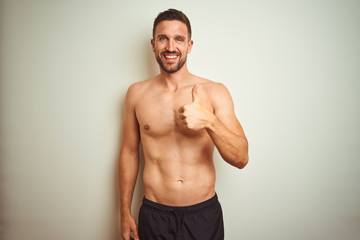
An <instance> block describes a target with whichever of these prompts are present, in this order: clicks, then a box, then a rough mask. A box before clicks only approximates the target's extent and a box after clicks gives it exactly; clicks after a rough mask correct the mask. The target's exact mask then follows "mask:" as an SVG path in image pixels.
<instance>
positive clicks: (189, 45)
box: [187, 40, 194, 54]
mask: <svg viewBox="0 0 360 240" xmlns="http://www.w3.org/2000/svg"><path fill="white" fill-rule="evenodd" d="M193 44H194V41H193V40H190V41H189V43H188V52H187V53H188V54H189V53H190V52H191V49H192V46H193Z"/></svg>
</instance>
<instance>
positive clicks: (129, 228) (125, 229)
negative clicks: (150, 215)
mask: <svg viewBox="0 0 360 240" xmlns="http://www.w3.org/2000/svg"><path fill="white" fill-rule="evenodd" d="M131 233H132V234H133V236H134V238H132V237H131V235H130V234H131ZM121 237H122V238H123V239H124V240H131V239H135V240H139V235H138V232H137V227H136V223H135V219H134V217H133V216H131V215H127V216H123V215H122V216H121Z"/></svg>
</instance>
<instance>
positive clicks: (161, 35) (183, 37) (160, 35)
mask: <svg viewBox="0 0 360 240" xmlns="http://www.w3.org/2000/svg"><path fill="white" fill-rule="evenodd" d="M161 37H166V38H169V37H168V36H167V35H166V34H159V35H158V36H157V38H158V39H159V38H161ZM174 38H181V39H183V40H185V39H186V37H185V36H183V35H175V37H174Z"/></svg>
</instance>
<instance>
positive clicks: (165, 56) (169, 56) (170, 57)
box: [165, 55, 177, 58]
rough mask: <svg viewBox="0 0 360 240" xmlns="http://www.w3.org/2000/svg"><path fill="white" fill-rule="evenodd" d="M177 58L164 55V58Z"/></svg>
mask: <svg viewBox="0 0 360 240" xmlns="http://www.w3.org/2000/svg"><path fill="white" fill-rule="evenodd" d="M176 57H177V56H169V55H165V58H176Z"/></svg>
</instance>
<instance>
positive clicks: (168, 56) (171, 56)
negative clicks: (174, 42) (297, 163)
mask: <svg viewBox="0 0 360 240" xmlns="http://www.w3.org/2000/svg"><path fill="white" fill-rule="evenodd" d="M162 56H163V57H164V58H165V59H168V60H172V59H176V58H177V57H178V56H179V54H178V53H168V52H166V53H163V54H162Z"/></svg>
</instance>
